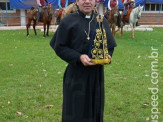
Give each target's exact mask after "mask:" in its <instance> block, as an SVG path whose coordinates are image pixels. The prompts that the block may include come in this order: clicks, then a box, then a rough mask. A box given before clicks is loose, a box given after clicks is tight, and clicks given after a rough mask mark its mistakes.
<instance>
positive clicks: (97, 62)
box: [91, 58, 111, 65]
mask: <svg viewBox="0 0 163 122" xmlns="http://www.w3.org/2000/svg"><path fill="white" fill-rule="evenodd" d="M110 61H111V59H109V58H108V59H91V62H92V63H95V64H102V65H104V64H109V62H110Z"/></svg>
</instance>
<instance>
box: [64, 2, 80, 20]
mask: <svg viewBox="0 0 163 122" xmlns="http://www.w3.org/2000/svg"><path fill="white" fill-rule="evenodd" d="M77 10H78V6H77V4H76V3H71V4H70V5H68V6H67V7H66V8H64V9H63V11H62V14H61V20H62V19H63V18H64V17H66V16H67V15H69V14H70V13H73V12H76V11H77Z"/></svg>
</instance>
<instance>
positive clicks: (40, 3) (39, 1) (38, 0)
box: [37, 0, 49, 23]
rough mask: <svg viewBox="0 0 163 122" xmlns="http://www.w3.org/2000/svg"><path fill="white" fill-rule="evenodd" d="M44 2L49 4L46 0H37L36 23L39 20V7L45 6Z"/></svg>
mask: <svg viewBox="0 0 163 122" xmlns="http://www.w3.org/2000/svg"><path fill="white" fill-rule="evenodd" d="M44 2H46V4H49V3H48V1H47V0H37V4H38V5H39V8H38V16H37V23H38V21H39V20H40V15H41V8H42V7H44V6H45V3H44Z"/></svg>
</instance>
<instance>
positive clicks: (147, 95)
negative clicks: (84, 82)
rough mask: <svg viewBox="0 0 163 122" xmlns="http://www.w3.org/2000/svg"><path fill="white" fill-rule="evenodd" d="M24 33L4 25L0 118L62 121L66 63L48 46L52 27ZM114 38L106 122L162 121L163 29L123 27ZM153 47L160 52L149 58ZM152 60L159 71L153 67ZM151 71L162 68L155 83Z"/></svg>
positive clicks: (13, 121) (107, 80) (107, 78)
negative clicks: (44, 33)
mask: <svg viewBox="0 0 163 122" xmlns="http://www.w3.org/2000/svg"><path fill="white" fill-rule="evenodd" d="M25 35H26V31H25V30H15V31H13V30H12V31H0V122H61V113H62V111H61V110H62V77H63V73H64V70H65V67H66V65H67V64H66V63H65V62H64V61H62V60H61V59H60V58H58V57H57V56H56V54H55V53H54V51H53V50H52V49H51V47H50V46H49V42H50V40H51V38H52V35H53V33H50V37H46V38H43V37H42V33H41V32H40V31H38V36H34V34H33V31H32V30H30V36H29V37H26V36H25ZM116 41H117V44H118V46H117V47H116V49H115V52H114V56H113V60H112V64H111V65H106V66H105V117H104V120H105V122H145V121H151V120H152V118H151V116H152V117H154V118H153V119H154V120H159V121H160V122H161V121H163V115H162V113H163V89H162V88H163V75H162V74H163V29H161V28H155V29H154V31H153V32H135V39H131V38H130V32H125V33H124V35H123V36H122V37H119V36H118V35H117V36H116ZM151 47H153V48H154V49H158V50H155V53H152V52H154V50H152V48H151ZM151 53H152V54H153V55H154V54H155V55H156V54H158V57H156V58H149V56H150V55H151ZM157 59H158V61H157ZM153 61H157V62H158V63H157V62H156V63H155V66H156V65H158V67H155V69H156V70H158V71H153V70H152V69H151V67H152V65H151V62H153ZM152 73H153V74H154V73H155V76H157V74H159V75H158V76H157V77H156V79H158V83H157V84H153V83H151V80H152V79H153V77H154V76H153V75H151V74H152ZM152 76H153V77H152ZM148 88H155V89H159V91H158V93H156V92H157V90H155V91H153V93H152V92H151V90H150V89H148ZM154 93H156V94H155V95H154ZM157 95H158V98H157ZM153 105H154V106H153ZM152 108H154V109H152ZM151 110H152V111H151ZM157 110H158V112H161V113H156V111H157ZM154 112H155V113H154ZM157 117H158V118H157Z"/></svg>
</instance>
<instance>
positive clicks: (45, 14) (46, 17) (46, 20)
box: [26, 4, 53, 37]
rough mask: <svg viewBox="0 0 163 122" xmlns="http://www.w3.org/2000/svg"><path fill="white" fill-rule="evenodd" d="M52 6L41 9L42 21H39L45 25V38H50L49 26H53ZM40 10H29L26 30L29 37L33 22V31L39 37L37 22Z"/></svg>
mask: <svg viewBox="0 0 163 122" xmlns="http://www.w3.org/2000/svg"><path fill="white" fill-rule="evenodd" d="M52 12H53V9H52V5H51V4H48V5H47V7H42V8H41V13H40V19H39V20H38V21H39V22H42V23H43V26H44V34H43V36H44V37H45V35H46V36H49V26H50V24H51V20H52V14H53V13H52ZM38 14H39V13H38V8H31V9H30V10H27V24H26V29H27V36H29V27H30V25H31V22H32V21H33V30H34V33H35V35H37V32H36V29H35V27H36V24H37V23H36V22H37V19H38V18H37V17H38Z"/></svg>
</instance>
